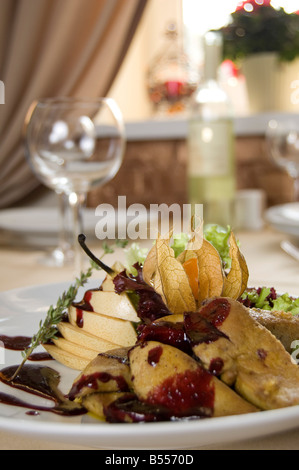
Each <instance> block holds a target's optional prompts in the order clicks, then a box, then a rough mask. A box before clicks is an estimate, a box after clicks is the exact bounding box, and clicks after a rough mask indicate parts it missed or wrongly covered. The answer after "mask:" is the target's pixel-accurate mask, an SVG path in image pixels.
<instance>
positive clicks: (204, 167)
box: [187, 31, 235, 226]
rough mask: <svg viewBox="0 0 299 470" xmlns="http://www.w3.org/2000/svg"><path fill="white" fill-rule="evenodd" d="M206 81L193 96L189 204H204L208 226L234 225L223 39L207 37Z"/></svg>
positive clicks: (231, 146)
mask: <svg viewBox="0 0 299 470" xmlns="http://www.w3.org/2000/svg"><path fill="white" fill-rule="evenodd" d="M204 56H205V59H204V60H205V64H204V81H203V83H202V84H201V85H200V86H199V88H198V90H197V91H196V92H195V93H194V96H193V100H192V103H191V116H190V120H189V123H188V136H187V148H188V171H187V174H188V194H189V203H191V204H192V207H194V205H195V204H203V218H204V223H205V224H210V223H212V224H219V225H222V226H227V225H233V207H234V195H235V157H234V129H233V116H232V107H231V105H230V102H229V98H228V96H227V94H226V93H225V91H224V90H223V89H222V88H221V87H220V85H219V81H218V71H219V66H220V64H221V61H222V37H221V35H220V34H219V33H217V32H212V31H210V32H208V33H207V34H206V35H205V37H204Z"/></svg>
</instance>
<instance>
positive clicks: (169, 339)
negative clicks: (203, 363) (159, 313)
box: [138, 321, 192, 354]
mask: <svg viewBox="0 0 299 470" xmlns="http://www.w3.org/2000/svg"><path fill="white" fill-rule="evenodd" d="M138 332H139V334H138V341H140V342H144V341H158V342H160V343H164V344H168V345H170V346H174V347H175V348H177V349H180V350H181V351H184V352H186V353H188V354H191V352H192V351H191V345H190V341H189V338H188V337H187V335H186V332H185V329H184V323H183V322H181V323H172V322H169V321H159V322H154V323H151V324H149V325H141V326H140V327H138Z"/></svg>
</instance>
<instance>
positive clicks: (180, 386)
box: [147, 367, 215, 418]
mask: <svg viewBox="0 0 299 470" xmlns="http://www.w3.org/2000/svg"><path fill="white" fill-rule="evenodd" d="M214 400H215V389H214V383H213V376H212V374H210V373H209V372H208V371H206V370H205V369H203V368H202V367H198V368H197V369H195V370H186V371H185V372H183V373H180V374H175V375H173V376H170V377H168V378H167V379H165V380H164V381H163V382H162V383H161V385H159V386H157V387H155V388H154V389H153V390H152V391H151V392H150V394H149V395H148V397H147V403H149V404H151V405H154V404H155V405H157V406H158V407H159V406H161V407H163V408H166V409H168V410H169V412H170V413H171V414H172V415H173V416H177V417H181V418H182V417H188V416H189V417H190V416H194V417H195V416H197V417H205V418H206V417H211V416H213V411H214Z"/></svg>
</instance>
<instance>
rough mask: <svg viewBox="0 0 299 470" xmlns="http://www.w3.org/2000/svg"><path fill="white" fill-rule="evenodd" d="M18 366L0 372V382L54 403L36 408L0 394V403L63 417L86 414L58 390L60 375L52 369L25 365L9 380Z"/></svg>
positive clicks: (36, 406)
mask: <svg viewBox="0 0 299 470" xmlns="http://www.w3.org/2000/svg"><path fill="white" fill-rule="evenodd" d="M17 368H18V366H10V367H6V368H5V369H2V370H1V371H0V381H1V382H3V383H5V384H6V385H9V386H11V387H12V388H17V389H19V390H23V391H26V392H28V393H30V394H32V395H37V396H40V397H43V398H46V399H49V400H52V401H53V402H54V406H52V407H50V406H49V407H47V406H38V405H34V404H32V403H28V402H25V401H23V400H21V399H19V398H16V397H14V396H13V395H9V394H6V393H1V392H0V403H4V404H8V405H14V406H20V407H23V408H28V409H29V410H34V411H48V412H52V413H55V414H59V415H64V416H76V415H81V414H84V413H86V410H85V409H84V408H83V407H81V406H80V405H79V404H77V403H73V402H71V401H70V400H68V399H67V398H65V397H64V395H63V394H62V393H61V392H60V390H59V388H58V387H59V382H60V375H59V374H58V372H56V371H55V370H54V369H51V368H49V367H45V366H39V365H35V364H34V365H31V364H30V365H28V364H25V365H24V366H23V367H22V368H21V370H20V371H19V373H18V374H17V375H16V377H15V378H14V379H13V380H11V377H13V375H14V373H15V372H16V370H17Z"/></svg>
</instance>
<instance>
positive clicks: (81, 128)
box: [26, 97, 125, 249]
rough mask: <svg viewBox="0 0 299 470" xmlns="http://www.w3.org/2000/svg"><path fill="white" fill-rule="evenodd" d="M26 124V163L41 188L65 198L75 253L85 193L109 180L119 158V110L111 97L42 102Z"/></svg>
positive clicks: (121, 133)
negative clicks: (69, 209)
mask: <svg viewBox="0 0 299 470" xmlns="http://www.w3.org/2000/svg"><path fill="white" fill-rule="evenodd" d="M27 120H28V123H27V126H26V127H27V128H26V147H27V158H28V161H29V164H30V165H31V168H32V170H33V172H34V173H35V174H36V176H37V177H38V178H39V179H40V181H41V182H42V183H43V184H44V185H46V186H47V187H49V188H50V189H52V190H54V191H55V192H56V193H58V194H59V193H60V194H64V195H66V197H67V198H68V202H69V205H70V207H71V209H72V211H73V216H74V217H73V228H72V234H73V237H74V240H73V243H74V249H76V248H77V243H76V239H77V236H78V234H79V232H82V231H83V227H82V220H81V219H82V218H81V212H80V211H81V207H82V205H83V204H84V203H85V200H86V195H87V193H88V192H89V191H90V190H92V189H93V188H95V187H99V186H102V185H103V184H105V183H106V182H107V181H109V180H111V179H112V178H113V177H114V176H115V175H116V173H117V172H118V170H119V168H120V166H121V163H122V160H123V155H124V148H125V134H124V125H123V121H122V115H121V111H120V110H119V108H118V106H117V104H116V102H115V101H114V100H113V99H111V98H94V99H79V98H68V97H58V98H47V99H43V100H40V101H38V102H36V104H35V106H34V109H33V111H32V110H31V112H30V116H29V118H28V119H27Z"/></svg>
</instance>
